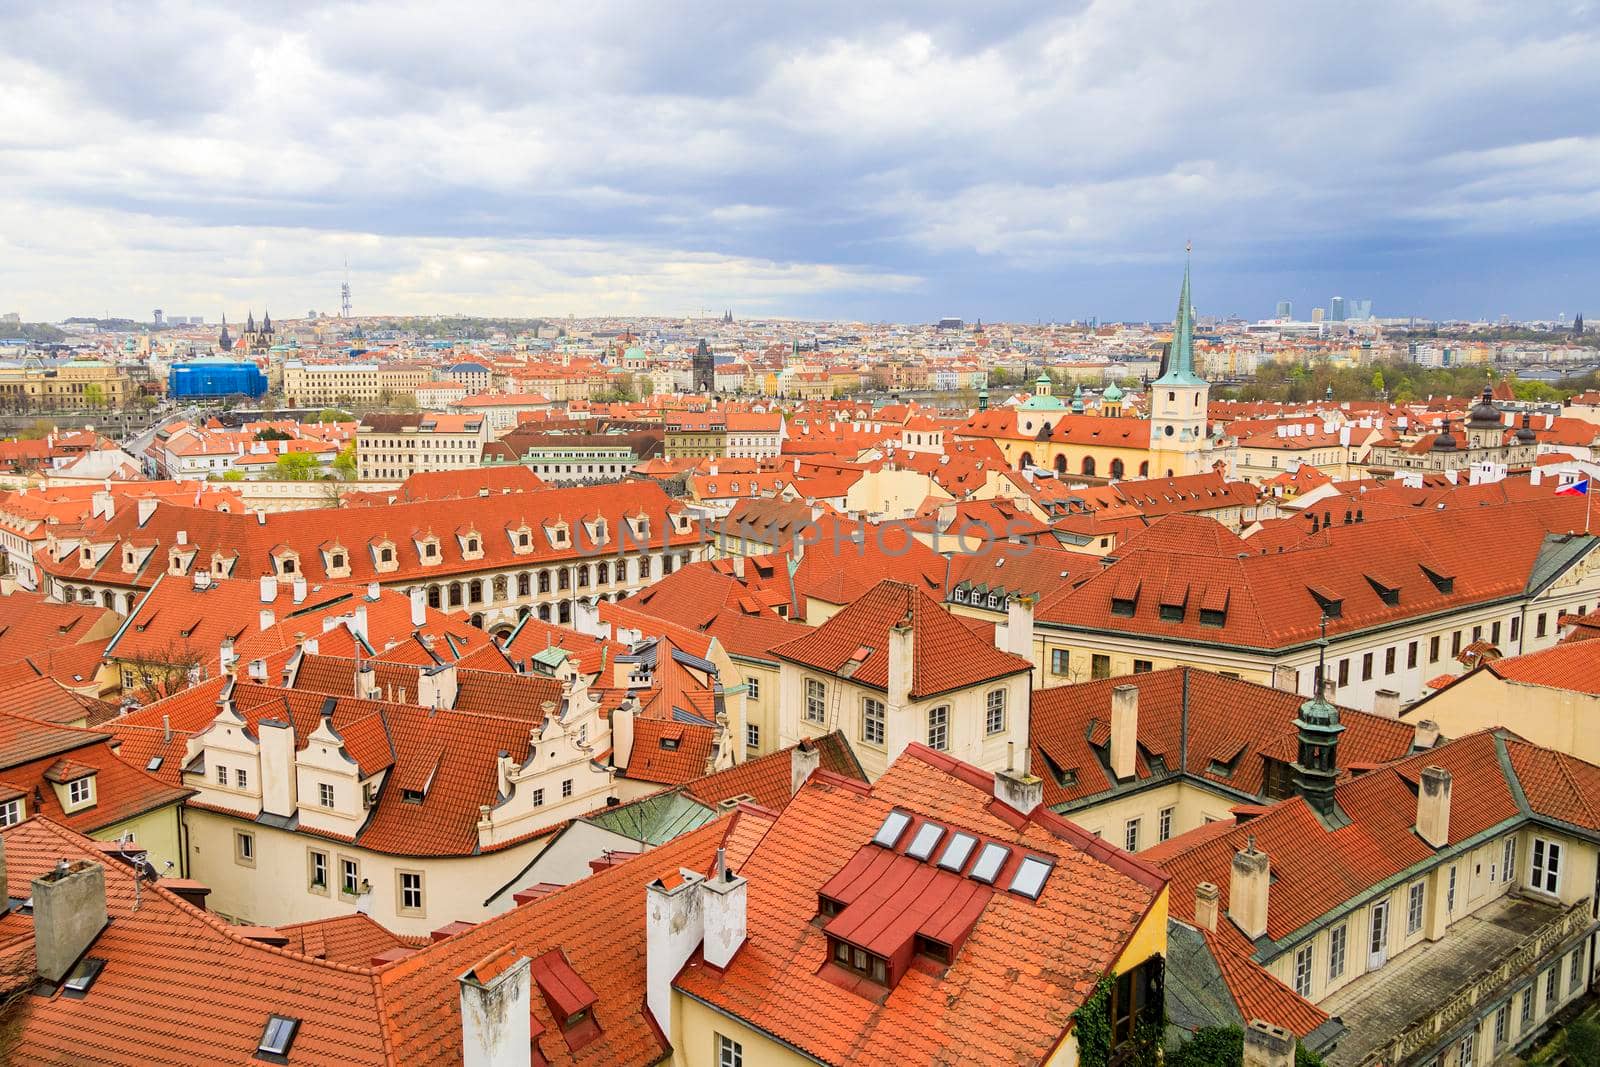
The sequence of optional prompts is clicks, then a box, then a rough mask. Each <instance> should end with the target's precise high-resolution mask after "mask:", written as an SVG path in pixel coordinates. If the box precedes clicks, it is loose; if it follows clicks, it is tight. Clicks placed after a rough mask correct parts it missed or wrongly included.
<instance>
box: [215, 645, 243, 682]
mask: <svg viewBox="0 0 1600 1067" xmlns="http://www.w3.org/2000/svg"><path fill="white" fill-rule="evenodd" d="M238 660H239V657H238V656H236V655H234V652H233V638H231V637H224V638H223V639H222V642H221V644H219V645H218V646H217V665H218V666H219V667H220V668H221V669H222V673H223V674H231V673H232V672H233V667H234V664H235V663H237V662H238Z"/></svg>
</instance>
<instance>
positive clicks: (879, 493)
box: [845, 470, 950, 519]
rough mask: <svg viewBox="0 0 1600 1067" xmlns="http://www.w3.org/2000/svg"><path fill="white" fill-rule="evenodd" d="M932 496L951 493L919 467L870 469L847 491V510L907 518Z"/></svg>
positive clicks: (943, 497)
mask: <svg viewBox="0 0 1600 1067" xmlns="http://www.w3.org/2000/svg"><path fill="white" fill-rule="evenodd" d="M929 497H936V498H938V499H941V500H948V499H950V494H949V493H948V492H946V491H945V490H944V489H943V488H942V487H940V485H939V483H938V482H935V481H934V480H933V479H932V478H930V477H928V476H927V475H926V474H922V473H919V472H917V471H910V470H878V471H868V472H867V473H866V474H863V475H862V476H861V478H860V479H858V480H857V481H856V483H855V484H854V485H852V486H851V487H850V489H849V491H848V492H847V493H845V510H846V511H848V512H850V513H851V514H853V515H873V516H881V517H883V518H886V519H904V518H910V517H911V516H912V515H914V514H916V512H917V509H918V508H919V507H921V506H922V504H923V502H924V501H926V500H927V499H928V498H929Z"/></svg>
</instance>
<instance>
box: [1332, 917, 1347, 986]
mask: <svg viewBox="0 0 1600 1067" xmlns="http://www.w3.org/2000/svg"><path fill="white" fill-rule="evenodd" d="M1348 933H1349V928H1348V926H1346V925H1345V924H1343V923H1341V924H1340V925H1338V926H1335V927H1334V928H1333V932H1332V933H1330V934H1329V935H1328V981H1330V982H1331V981H1333V980H1334V979H1335V978H1338V977H1340V976H1341V975H1343V974H1344V949H1345V940H1346V937H1347V935H1348Z"/></svg>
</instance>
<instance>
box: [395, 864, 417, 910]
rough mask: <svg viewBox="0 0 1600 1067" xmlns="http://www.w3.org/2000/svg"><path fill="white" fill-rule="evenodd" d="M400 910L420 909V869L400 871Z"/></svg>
mask: <svg viewBox="0 0 1600 1067" xmlns="http://www.w3.org/2000/svg"><path fill="white" fill-rule="evenodd" d="M400 910H401V911H421V910H422V873H421V872H420V871H401V872H400Z"/></svg>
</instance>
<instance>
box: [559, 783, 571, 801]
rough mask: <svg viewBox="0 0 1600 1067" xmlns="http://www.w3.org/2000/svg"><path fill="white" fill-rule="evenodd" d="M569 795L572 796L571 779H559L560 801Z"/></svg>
mask: <svg viewBox="0 0 1600 1067" xmlns="http://www.w3.org/2000/svg"><path fill="white" fill-rule="evenodd" d="M571 795H572V779H571V778H563V779H561V797H562V799H563V800H564V799H566V798H567V797H570V796H571Z"/></svg>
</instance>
